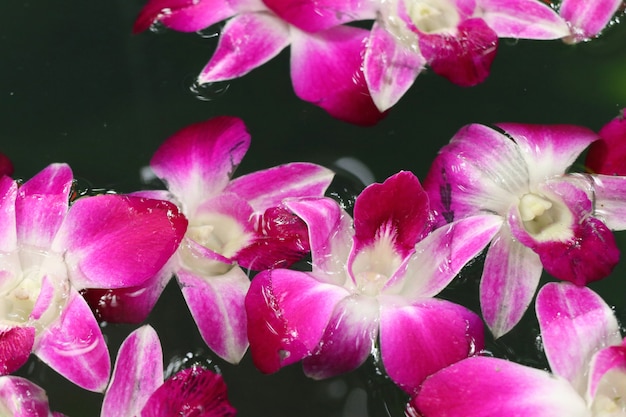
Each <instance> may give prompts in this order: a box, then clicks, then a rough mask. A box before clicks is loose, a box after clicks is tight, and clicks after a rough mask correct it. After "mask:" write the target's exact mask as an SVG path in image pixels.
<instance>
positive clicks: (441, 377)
mask: <svg viewBox="0 0 626 417" xmlns="http://www.w3.org/2000/svg"><path fill="white" fill-rule="evenodd" d="M537 318H538V320H539V324H540V327H541V336H542V340H543V346H544V350H545V353H546V356H547V358H548V362H549V363H550V367H551V369H552V372H553V374H550V373H548V372H545V371H541V370H538V369H534V368H529V367H526V366H523V365H520V364H516V363H513V362H509V361H506V360H503V359H496V358H492V357H480V356H477V357H472V358H469V359H466V360H463V361H461V362H458V363H456V364H453V365H452V366H450V367H448V368H446V369H443V370H442V371H440V372H438V373H436V374H434V375H433V376H431V377H429V378H428V379H426V381H425V382H424V384H423V385H422V389H421V391H420V393H419V394H418V396H417V397H416V398H415V400H414V401H413V406H414V407H415V408H416V409H417V411H418V412H419V413H420V415H422V416H423V417H438V416H441V417H443V416H466V417H479V416H481V417H482V416H491V415H524V416H533V417H554V416H568V417H609V416H611V417H623V416H626V339H624V340H622V338H621V336H620V333H619V327H618V324H617V320H616V319H615V317H614V315H613V311H612V310H611V308H610V307H609V306H608V305H606V303H605V302H604V301H603V300H602V298H601V297H600V296H598V295H597V294H596V293H594V292H593V291H591V290H590V289H588V288H586V287H578V286H575V285H572V284H570V283H567V282H563V283H549V284H546V285H545V286H544V287H543V288H542V289H541V290H540V291H539V294H538V296H537Z"/></svg>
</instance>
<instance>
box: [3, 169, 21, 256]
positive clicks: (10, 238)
mask: <svg viewBox="0 0 626 417" xmlns="http://www.w3.org/2000/svg"><path fill="white" fill-rule="evenodd" d="M16 197H17V183H16V182H15V181H13V180H12V179H11V178H9V177H6V176H5V177H1V178H0V252H12V251H14V250H15V249H17V229H16V220H15V198H16Z"/></svg>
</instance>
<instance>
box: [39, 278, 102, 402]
mask: <svg viewBox="0 0 626 417" xmlns="http://www.w3.org/2000/svg"><path fill="white" fill-rule="evenodd" d="M33 353H35V355H37V356H38V357H39V358H40V359H41V360H42V361H44V362H45V363H46V364H48V365H49V366H50V367H51V368H52V369H54V370H56V371H57V372H58V373H60V374H61V375H63V376H64V377H65V378H67V379H69V380H70V381H71V382H73V383H74V384H76V385H78V386H79V387H81V388H84V389H86V390H90V391H97V392H102V391H104V389H105V388H106V384H107V382H108V380H109V372H110V371H111V362H110V360H109V351H108V349H107V346H106V343H105V341H104V338H103V337H102V332H101V331H100V327H99V326H98V323H97V322H96V319H95V318H94V317H93V314H92V313H91V311H90V310H89V306H88V305H87V303H86V302H85V300H83V298H82V297H81V296H80V295H79V294H78V293H77V292H76V291H75V290H74V289H71V292H70V295H69V299H68V301H67V305H66V306H65V308H64V309H63V312H62V313H61V317H60V318H59V319H58V320H57V321H55V322H54V323H53V324H52V325H50V326H48V327H47V328H46V329H44V330H43V332H42V334H41V335H40V336H39V337H38V340H37V343H36V345H35V349H34V351H33Z"/></svg>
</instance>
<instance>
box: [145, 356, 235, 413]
mask: <svg viewBox="0 0 626 417" xmlns="http://www.w3.org/2000/svg"><path fill="white" fill-rule="evenodd" d="M236 413H237V411H236V410H235V409H234V408H233V406H232V405H230V402H228V397H227V393H226V383H225V382H224V380H223V379H222V376H221V375H218V374H215V373H213V372H212V371H210V370H208V369H205V368H202V367H200V366H193V367H191V368H188V369H183V370H182V371H180V372H178V373H177V374H176V375H174V376H173V377H172V378H169V379H168V380H166V381H165V382H164V383H163V385H161V386H160V387H159V388H158V389H157V390H156V391H155V392H154V393H153V394H152V396H150V398H149V399H148V402H147V403H146V405H145V407H144V408H143V410H141V417H171V416H198V417H234V416H235V415H236ZM134 415H135V414H133V416H134Z"/></svg>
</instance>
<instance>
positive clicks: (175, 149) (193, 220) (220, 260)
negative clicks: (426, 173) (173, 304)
mask: <svg viewBox="0 0 626 417" xmlns="http://www.w3.org/2000/svg"><path fill="white" fill-rule="evenodd" d="M249 145H250V135H249V134H248V132H247V131H246V128H245V126H244V124H243V122H242V121H241V120H240V119H237V118H234V117H217V118H214V119H211V120H209V121H206V122H203V123H198V124H195V125H192V126H189V127H187V128H185V129H183V130H181V131H180V132H178V133H176V134H175V135H173V136H172V137H170V138H169V139H168V140H167V141H165V143H163V144H162V145H161V147H160V148H159V149H158V150H157V152H156V153H155V154H154V157H153V158H152V161H151V163H150V165H151V167H152V169H153V171H154V172H155V173H156V175H157V176H158V177H159V178H161V179H163V180H164V181H165V183H166V184H167V186H168V189H169V192H165V191H155V192H148V193H142V194H141V195H146V196H153V197H160V198H169V199H170V200H171V201H173V202H176V204H178V205H179V206H180V208H181V211H182V212H183V213H184V214H185V215H186V216H187V218H188V219H189V228H188V229H187V233H186V234H185V237H184V239H183V241H182V243H181V246H180V248H179V249H178V251H177V252H176V256H174V257H172V259H171V260H170V262H169V263H168V265H167V267H166V268H164V269H163V270H162V273H161V274H160V275H159V277H156V278H155V279H154V280H153V281H152V282H149V283H146V284H145V285H141V286H138V287H137V288H132V289H129V290H121V291H113V292H111V291H109V292H108V294H107V293H105V295H104V297H105V300H102V299H100V300H98V297H100V296H101V295H102V294H97V295H96V296H95V297H94V296H92V297H91V298H90V300H91V302H92V305H93V304H98V303H100V302H102V303H103V304H104V305H103V306H101V309H100V312H101V314H102V318H103V319H104V320H107V321H116V322H120V321H129V319H130V320H131V321H135V322H140V321H142V320H144V319H145V318H146V317H147V315H148V313H149V312H150V311H151V310H152V307H153V306H154V304H155V303H156V300H157V299H158V297H159V295H160V293H161V291H162V289H163V288H164V286H165V285H166V284H167V282H168V280H169V279H170V277H171V276H172V273H175V274H176V275H177V277H178V282H179V284H180V287H181V290H182V293H183V296H184V297H185V300H186V301H187V305H188V307H189V310H190V311H191V314H192V316H193V318H194V320H195V321H196V324H197V325H198V329H199V331H200V334H201V335H202V337H203V339H204V340H205V342H206V343H207V345H208V346H209V347H210V348H211V349H212V350H213V351H214V352H215V353H216V354H217V355H219V356H220V357H221V358H223V359H225V360H227V361H229V362H231V363H237V362H239V361H240V360H241V358H242V357H243V355H244V353H245V352H246V350H247V348H248V339H247V336H246V313H245V310H244V297H245V295H246V292H247V291H248V288H249V286H250V280H249V278H248V276H247V274H246V272H245V271H244V270H243V269H242V267H243V268H247V269H252V270H261V269H265V268H273V267H279V266H289V265H291V264H292V263H293V262H295V261H297V260H299V259H301V258H302V257H303V256H304V255H305V254H306V253H308V251H309V243H308V241H307V230H306V225H305V224H304V222H302V220H300V219H299V218H297V217H296V216H295V215H294V214H293V213H292V212H291V211H289V210H288V209H287V208H286V207H285V206H283V205H282V204H281V202H282V200H283V199H285V198H287V197H308V196H312V197H319V196H322V195H323V194H324V192H325V190H326V188H327V187H328V185H329V184H330V182H331V180H332V178H333V175H334V174H333V173H332V171H330V170H328V169H326V168H323V167H321V166H318V165H315V164H310V163H291V164H286V165H281V166H277V167H274V168H270V169H267V170H264V171H258V172H255V173H251V174H248V175H244V176H241V177H239V178H237V179H234V180H232V181H231V180H230V178H231V176H232V175H233V173H234V171H235V169H236V168H237V165H238V164H239V163H240V162H241V160H242V158H243V156H244V155H245V153H246V151H247V150H248V147H249ZM106 297H112V298H111V301H114V304H116V306H115V308H109V307H108V306H107V305H106V304H107V301H106ZM118 310H119V311H118ZM120 312H123V314H126V315H127V316H126V317H123V316H120Z"/></svg>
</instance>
